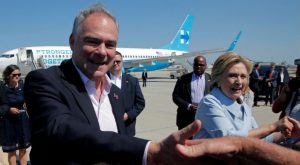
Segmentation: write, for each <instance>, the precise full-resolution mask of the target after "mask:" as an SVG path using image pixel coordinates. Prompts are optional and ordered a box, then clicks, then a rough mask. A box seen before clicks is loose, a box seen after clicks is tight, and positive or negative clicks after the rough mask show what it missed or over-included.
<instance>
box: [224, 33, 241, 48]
mask: <svg viewBox="0 0 300 165" xmlns="http://www.w3.org/2000/svg"><path fill="white" fill-rule="evenodd" d="M241 34H242V31H240V32H239V33H238V35H237V36H236V37H235V39H234V41H233V42H232V43H231V45H230V46H229V48H228V49H227V52H229V51H234V49H235V48H236V44H237V42H238V41H239V39H240V36H241Z"/></svg>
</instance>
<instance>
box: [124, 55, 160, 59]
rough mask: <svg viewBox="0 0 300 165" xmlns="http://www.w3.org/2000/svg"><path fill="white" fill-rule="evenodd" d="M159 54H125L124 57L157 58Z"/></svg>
mask: <svg viewBox="0 0 300 165" xmlns="http://www.w3.org/2000/svg"><path fill="white" fill-rule="evenodd" d="M157 57H158V56H145V55H124V58H136V59H145V58H157Z"/></svg>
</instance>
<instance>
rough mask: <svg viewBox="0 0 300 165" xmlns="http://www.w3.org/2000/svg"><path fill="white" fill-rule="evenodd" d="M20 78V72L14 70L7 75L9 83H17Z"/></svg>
mask: <svg viewBox="0 0 300 165" xmlns="http://www.w3.org/2000/svg"><path fill="white" fill-rule="evenodd" d="M20 77H21V72H20V70H18V69H16V70H14V71H13V72H11V74H10V75H9V82H19V80H20Z"/></svg>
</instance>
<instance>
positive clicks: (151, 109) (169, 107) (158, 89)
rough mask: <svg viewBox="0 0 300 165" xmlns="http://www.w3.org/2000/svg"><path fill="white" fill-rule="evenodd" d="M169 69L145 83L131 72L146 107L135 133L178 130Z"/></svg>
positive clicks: (153, 135)
mask: <svg viewBox="0 0 300 165" xmlns="http://www.w3.org/2000/svg"><path fill="white" fill-rule="evenodd" d="M170 71H173V70H160V71H155V72H148V77H149V78H148V80H147V87H142V81H141V73H133V74H132V75H133V76H135V77H137V78H139V79H140V86H141V89H142V92H143V94H144V97H145V101H146V107H145V109H144V110H143V111H142V113H141V114H140V115H139V116H138V118H137V123H136V137H139V138H144V139H148V140H152V141H160V140H162V139H164V138H166V137H167V136H168V135H170V134H171V133H173V132H175V131H177V126H176V111H177V106H176V105H175V104H174V103H173V101H172V92H173V89H174V86H175V83H176V81H177V80H176V79H170V78H169V75H170ZM263 104H264V103H263V102H259V105H260V107H254V108H253V109H252V112H253V116H254V117H255V119H256V121H257V124H258V125H264V124H269V123H272V122H274V121H276V120H277V119H278V116H279V114H274V113H273V112H272V110H271V107H270V106H263ZM0 150H1V151H0V165H8V163H7V161H6V160H7V155H6V154H3V153H1V152H2V149H0ZM28 151H30V149H28Z"/></svg>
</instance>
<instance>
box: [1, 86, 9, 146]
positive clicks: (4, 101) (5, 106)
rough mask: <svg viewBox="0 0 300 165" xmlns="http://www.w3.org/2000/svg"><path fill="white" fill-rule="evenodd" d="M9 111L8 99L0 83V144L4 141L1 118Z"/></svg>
mask: <svg viewBox="0 0 300 165" xmlns="http://www.w3.org/2000/svg"><path fill="white" fill-rule="evenodd" d="M8 111H9V105H8V100H7V98H6V95H5V89H4V86H3V84H1V85H0V146H1V145H2V144H3V141H4V134H5V133H4V125H3V124H4V122H3V118H4V116H5V115H6V113H7V112H8Z"/></svg>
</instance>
